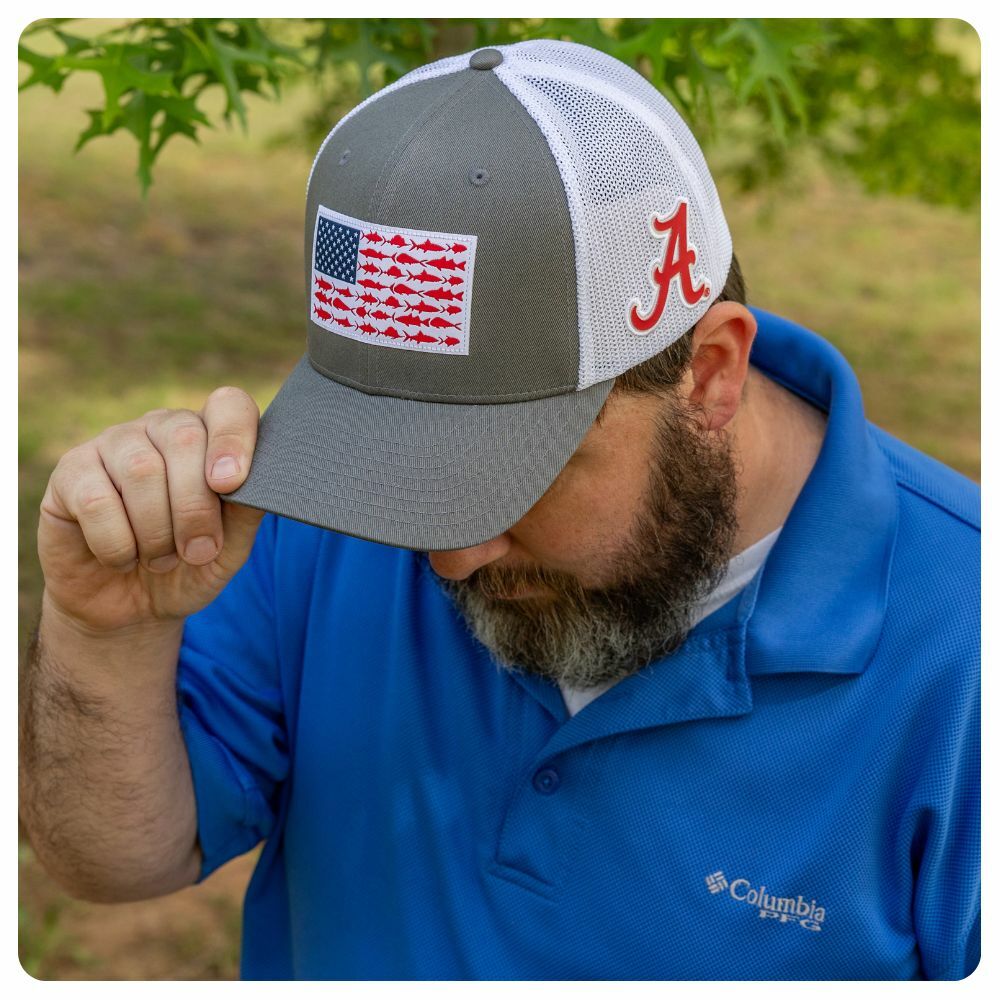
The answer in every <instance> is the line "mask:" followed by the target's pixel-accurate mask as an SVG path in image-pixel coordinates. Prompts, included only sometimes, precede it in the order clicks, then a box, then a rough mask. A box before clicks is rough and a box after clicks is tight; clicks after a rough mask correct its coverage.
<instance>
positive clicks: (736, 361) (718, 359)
mask: <svg viewBox="0 0 1000 1000" xmlns="http://www.w3.org/2000/svg"><path fill="white" fill-rule="evenodd" d="M756 333H757V321H756V320H755V319H754V316H753V313H752V312H750V310H749V309H747V307H746V306H742V305H740V304H739V303H738V302H716V303H715V305H713V306H712V307H711V308H710V309H709V310H708V312H707V313H705V315H704V316H702V318H701V319H700V320H699V321H698V325H697V326H696V327H695V328H694V338H693V340H692V343H691V367H690V369H689V371H688V373H687V375H686V376H685V382H686V386H685V389H686V391H687V397H688V401H689V402H690V403H691V404H692V405H693V406H696V407H698V408H699V409H700V410H701V413H702V419H703V422H704V427H705V430H707V431H715V430H719V429H720V428H722V427H725V426H726V424H728V423H729V421H730V420H732V419H733V417H734V416H735V415H736V411H737V410H738V409H739V405H740V401H741V398H742V394H743V385H744V383H745V382H746V379H747V371H748V368H749V364H750V346H751V345H752V344H753V338H754V336H755V335H756Z"/></svg>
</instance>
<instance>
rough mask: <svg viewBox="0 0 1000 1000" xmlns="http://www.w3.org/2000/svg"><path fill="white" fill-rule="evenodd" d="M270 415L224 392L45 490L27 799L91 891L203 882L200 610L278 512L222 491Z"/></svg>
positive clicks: (104, 448)
mask: <svg viewBox="0 0 1000 1000" xmlns="http://www.w3.org/2000/svg"><path fill="white" fill-rule="evenodd" d="M257 419H258V412H257V408H256V406H255V405H254V404H253V401H252V400H251V399H250V398H249V397H248V396H247V395H246V394H245V393H242V392H240V391H239V390H233V389H226V390H217V391H216V392H215V393H213V394H212V396H211V397H209V400H208V402H207V403H206V405H205V407H204V408H203V410H202V411H201V412H200V413H197V414H195V413H192V412H190V411H166V410H161V411H155V412H153V413H149V414H146V416H145V417H142V418H140V419H139V420H137V421H133V422H132V423H131V424H123V425H119V426H117V427H112V428H109V430H107V431H105V432H104V433H103V434H101V435H99V436H98V437H97V438H96V439H95V440H94V441H91V442H88V443H87V444H85V445H81V446H80V447H78V448H75V449H73V450H72V451H71V452H69V453H68V454H67V455H66V456H64V457H63V459H62V460H61V461H60V462H59V464H58V465H57V466H56V469H55V471H54V472H53V474H52V477H51V479H50V480H49V486H48V489H47V490H46V493H45V497H44V498H43V500H42V508H41V516H40V519H39V529H38V551H39V559H40V562H41V564H42V570H43V572H44V574H45V593H44V595H43V603H42V616H41V622H40V624H39V630H38V634H37V637H36V640H35V642H34V643H33V648H32V650H31V651H30V654H29V657H28V663H27V666H26V670H25V673H24V676H23V677H22V679H21V702H20V718H19V736H20V805H21V813H22V820H23V822H24V825H25V828H26V830H27V832H28V835H29V837H30V839H31V842H32V846H33V847H34V848H35V851H36V853H37V854H38V856H39V858H40V859H41V861H42V863H43V864H44V865H45V867H46V868H47V869H48V870H49V871H50V872H51V873H52V874H53V875H54V876H55V877H56V878H57V879H58V880H59V881H60V882H61V883H62V884H63V885H64V886H65V887H66V888H67V889H68V890H69V891H70V892H72V893H73V894H74V895H79V896H83V897H86V898H89V899H93V900H98V901H103V902H111V901H124V900H131V899H140V898H144V897H148V896H154V895H160V894H162V893H166V892H171V891H173V890H175V889H178V888H180V887H181V886H184V885H188V884H190V883H192V882H194V881H195V880H196V879H197V877H198V872H199V867H200V860H201V854H200V849H199V846H198V841H197V824H196V803H195V794H194V788H193V785H192V778H191V769H190V765H189V760H188V755H187V750H186V747H185V743H184V741H183V738H182V735H181V729H180V723H179V721H178V711H177V694H176V673H177V660H178V652H179V649H180V643H181V634H182V631H183V627H184V621H185V619H186V618H187V617H188V616H189V615H191V614H194V613H195V612H196V611H199V610H200V609H202V608H204V607H205V606H206V605H208V604H209V603H211V601H212V600H213V599H214V598H215V597H216V596H217V595H218V594H219V593H220V592H221V591H222V589H223V588H224V587H225V586H226V584H227V583H228V582H229V580H230V579H231V578H232V576H233V575H234V574H235V573H236V571H237V570H238V569H239V568H240V566H241V565H242V564H243V562H244V561H245V559H246V557H247V555H248V553H249V551H250V548H251V546H252V544H253V540H254V536H255V535H256V531H257V525H258V524H259V522H260V518H261V517H262V513H261V512H259V511H253V510H250V509H248V508H245V507H237V506H235V505H231V504H222V503H221V502H220V500H219V494H220V493H225V492H229V491H231V490H233V489H235V488H236V487H237V486H238V485H240V483H242V482H243V480H244V479H245V477H246V473H247V471H248V470H249V467H250V460H251V456H252V454H253V450H254V445H255V441H256V430H257Z"/></svg>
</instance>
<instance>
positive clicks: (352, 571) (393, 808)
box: [178, 312, 980, 979]
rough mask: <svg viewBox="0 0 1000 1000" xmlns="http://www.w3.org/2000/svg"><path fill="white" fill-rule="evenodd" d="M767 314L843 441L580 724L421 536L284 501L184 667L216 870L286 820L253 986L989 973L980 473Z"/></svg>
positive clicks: (261, 887)
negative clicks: (368, 526) (456, 593)
mask: <svg viewBox="0 0 1000 1000" xmlns="http://www.w3.org/2000/svg"><path fill="white" fill-rule="evenodd" d="M757 316H758V320H759V322H760V329H759V332H758V335H757V338H756V340H755V342H754V346H753V352H752V355H751V363H752V364H754V365H755V366H756V367H758V368H759V369H761V370H762V371H763V372H765V373H766V374H767V375H769V376H770V377H771V378H773V379H775V380H776V381H777V382H779V383H781V384H782V385H784V386H785V387H786V388H788V389H790V390H792V391H793V392H796V393H798V394H799V395H800V396H802V397H804V398H805V399H808V400H809V401H810V402H812V403H813V404H815V405H816V406H818V407H820V408H821V409H823V410H825V411H827V412H828V414H829V418H828V424H827V431H826V437H825V440H824V443H823V447H822V450H821V452H820V455H819V458H818V461H817V463H816V465H815V467H814V469H813V471H812V474H811V475H810V477H809V479H808V481H807V482H806V484H805V486H804V488H803V490H802V492H801V494H800V496H799V497H798V499H797V501H796V503H795V506H794V508H793V509H792V511H791V512H790V514H789V516H788V518H787V520H786V522H785V526H784V528H783V529H782V532H781V534H780V536H779V537H778V540H777V542H776V544H775V546H774V548H773V549H772V551H771V552H770V554H769V556H768V558H767V560H766V562H765V563H764V565H763V566H762V567H761V569H760V570H759V571H758V572H757V574H756V575H755V576H754V578H753V579H752V580H751V582H750V583H749V584H748V585H747V587H746V588H745V589H744V590H743V591H742V592H741V593H739V594H738V595H737V596H736V597H734V598H733V599H732V600H730V601H729V602H728V603H727V604H725V605H724V606H723V607H722V608H719V609H718V610H717V611H715V612H714V613H712V614H711V615H709V616H708V617H707V618H705V619H704V620H703V621H701V622H700V623H699V624H698V625H697V626H696V627H695V628H694V629H693V630H692V632H691V633H690V635H689V636H688V638H687V641H686V642H685V643H684V644H683V646H682V647H681V648H680V649H678V650H677V651H676V652H674V653H673V654H671V655H669V656H667V657H665V658H663V659H662V660H660V661H658V662H656V663H654V664H652V665H651V666H649V667H647V668H646V669H644V670H642V671H641V672H639V673H637V674H635V675H633V676H632V677H629V678H628V679H626V680H624V681H622V682H621V683H619V684H617V685H615V686H614V687H613V688H612V689H611V690H610V691H608V692H607V693H605V694H604V695H602V696H600V697H599V698H597V699H596V700H595V701H593V702H592V703H591V704H589V705H587V706H586V707H585V708H584V709H583V710H582V711H580V712H579V713H578V714H577V715H575V716H573V717H569V716H568V715H567V712H566V708H565V706H564V703H563V699H562V697H561V695H560V692H559V690H558V689H557V688H556V687H554V686H552V685H550V684H548V683H546V682H543V681H541V680H538V679H535V678H532V677H530V676H519V675H514V674H511V673H509V672H506V671H503V670H500V669H498V668H497V667H496V666H495V665H494V664H493V663H492V661H491V660H490V658H489V655H488V654H487V652H486V650H485V649H484V648H483V647H482V646H481V645H480V644H479V643H478V642H477V641H476V640H475V639H473V638H472V637H471V636H470V634H469V633H468V632H467V630H466V628H465V626H464V624H463V622H462V620H461V618H460V617H459V615H458V614H457V612H456V611H455V610H454V608H453V606H452V605H451V604H450V602H449V600H448V599H447V597H446V596H445V595H444V593H443V592H442V591H441V590H440V589H439V587H438V585H437V584H436V582H435V578H434V574H433V571H432V570H431V568H430V566H429V564H428V562H427V559H426V556H425V555H423V554H421V553H414V552H410V551H407V550H402V549H395V548H390V547H387V546H383V545H377V544H374V543H369V542H365V541H360V540H357V539H354V538H350V537H347V536H344V535H339V534H336V533H334V532H331V531H323V530H319V529H316V528H313V527H309V526H306V525H302V524H298V523H295V522H292V521H288V520H282V519H279V518H275V517H272V516H270V515H269V516H268V517H267V518H265V520H264V522H263V524H262V526H261V529H260V532H259V535H258V538H257V542H256V544H255V547H254V550H253V554H252V556H251V557H250V560H249V561H248V563H247V565H246V566H245V567H244V569H243V570H241V572H240V573H239V574H238V575H237V576H236V577H235V578H234V579H233V580H232V582H231V583H230V584H229V586H228V587H227V588H226V589H225V590H224V591H223V593H222V594H221V595H220V596H219V597H218V599H217V600H216V601H215V602H214V603H213V604H211V605H210V606H209V607H207V608H206V609H204V610H203V611H202V612H200V613H199V614H197V615H195V616H193V617H192V618H191V619H189V621H188V623H187V628H186V632H185V640H184V645H183V648H182V652H181V657H180V664H179V675H178V688H179V705H180V717H181V724H182V728H183V732H184V736H185V740H186V744H187V748H188V752H189V755H190V759H191V768H192V772H193V775H194V783H195V791H196V795H197V803H198V833H199V838H200V842H201V847H202V851H203V853H204V865H203V869H202V876H204V875H207V874H208V873H209V872H211V871H212V870H213V869H215V868H216V867H217V866H219V865H220V864H222V863H223V862H225V861H227V860H228V859H230V858H232V857H234V856H236V855H238V854H241V853H243V852H244V851H247V850H249V849H250V848H252V847H254V846H255V845H256V844H258V843H259V842H261V841H264V848H263V851H262V854H261V857H260V861H259V863H258V865H257V868H256V871H255V873H254V877H253V879H252V881H251V884H250V887H249V890H248V892H247V897H246V903H245V921H244V941H243V959H242V973H243V976H244V977H245V978H254V979H283V978H293V977H294V978H307V979H330V978H333V979H371V978H374V979H506V978H516V979H909V978H935V979H955V978H961V977H963V976H965V975H967V974H968V973H969V972H970V971H971V970H972V969H973V968H974V967H975V965H976V962H977V961H978V948H979V918H978V913H979V826H978V806H979V782H978V779H979V754H978V739H979V702H978V662H979V516H980V502H979V489H978V487H977V486H976V485H975V484H974V483H972V482H971V481H970V480H968V479H966V478H964V477H963V476H961V475H959V474H958V473H956V472H954V471H952V470H950V469H948V468H947V467H945V466H943V465H941V464H940V463H938V462H936V461H935V460H933V459H931V458H929V457H927V456H926V455H923V454H921V453H919V452H917V451H915V450H914V449H912V448H910V447H909V446H907V445H906V444H903V443H902V442H901V441H899V440H897V439H896V438H894V437H892V436H890V435H889V434H887V433H885V432H884V431H882V430H880V429H879V428H877V427H875V426H874V425H872V424H871V423H869V422H868V421H867V420H866V419H865V415H864V411H863V408H862V399H861V393H860V389H859V386H858V382H857V380H856V378H855V376H854V374H853V373H852V371H851V369H850V367H849V366H848V364H847V362H846V361H845V360H844V358H843V357H842V356H841V355H840V354H839V353H838V352H837V351H836V350H835V349H834V348H833V347H832V346H831V345H830V344H829V343H827V342H826V341H825V340H823V339H822V338H820V337H818V336H816V335H815V334H812V333H809V332H808V331H805V330H803V329H801V328H799V327H797V326H794V325H793V324H791V323H788V322H786V321H784V320H781V319H778V318H776V317H773V316H769V315H767V314H765V313H760V312H758V313H757Z"/></svg>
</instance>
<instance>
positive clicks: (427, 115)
mask: <svg viewBox="0 0 1000 1000" xmlns="http://www.w3.org/2000/svg"><path fill="white" fill-rule="evenodd" d="M452 75H454V76H455V77H458V76H459V75H458V74H457V73H455V74H452ZM459 79H460V77H459ZM472 82H473V81H472V79H471V78H467V79H466V81H465V82H464V83H460V84H459V86H458V87H457V88H456V89H453V90H451V91H450V92H448V93H446V94H443V95H442V96H441V97H439V98H438V99H437V100H436V101H435V102H434V103H433V104H431V105H430V107H428V108H426V109H425V110H424V113H423V114H422V115H417V117H416V118H414V119H413V121H412V122H411V123H410V127H409V128H407V129H406V131H405V132H403V134H402V135H401V136H400V137H399V141H398V142H397V143H396V145H395V146H393V148H392V151H391V152H390V153H389V155H388V156H386V158H385V162H384V163H383V164H382V169H381V171H379V175H378V179H377V180H376V181H375V183H374V184H373V185H372V193H371V195H370V196H369V198H368V218H369V219H372V220H375V219H377V218H378V217H379V215H378V209H379V208H380V207H381V203H382V200H383V198H384V196H385V185H386V174H387V173H389V172H391V170H392V168H394V167H395V165H396V164H397V163H398V162H399V160H400V158H401V157H402V156H403V154H404V153H405V152H406V150H407V149H409V147H410V146H411V145H412V144H413V142H414V140H415V139H416V137H417V135H418V133H419V130H420V128H421V127H422V126H423V125H424V124H425V123H426V122H427V121H429V120H430V119H431V118H433V117H435V116H436V115H438V114H440V113H441V112H442V111H443V110H444V109H445V108H447V107H448V105H449V104H451V103H452V102H453V101H454V100H455V99H456V97H457V96H458V95H459V94H461V93H462V91H463V90H466V89H468V87H469V86H470V85H471V84H472ZM361 356H362V358H364V362H365V371H364V380H365V382H366V383H369V382H370V379H371V373H370V367H371V365H370V362H371V353H370V352H369V351H364V352H363V353H362V355H361Z"/></svg>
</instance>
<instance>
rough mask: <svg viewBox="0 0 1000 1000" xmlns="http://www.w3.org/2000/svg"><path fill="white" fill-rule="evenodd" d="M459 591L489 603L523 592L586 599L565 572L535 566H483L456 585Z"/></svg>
mask: <svg viewBox="0 0 1000 1000" xmlns="http://www.w3.org/2000/svg"><path fill="white" fill-rule="evenodd" d="M452 586H456V589H462V590H466V591H474V592H476V593H478V594H479V595H480V596H481V597H483V598H486V599H487V600H502V599H504V598H509V597H512V596H513V595H514V594H516V593H518V592H519V591H523V590H536V589H537V590H547V591H550V592H552V593H554V594H555V595H557V596H558V597H561V598H563V599H565V600H568V601H572V602H576V601H580V600H581V599H582V598H583V597H584V596H585V593H586V592H585V590H584V588H583V587H582V586H581V584H580V582H579V580H577V578H576V577H575V576H573V575H571V574H569V573H564V572H562V571H561V570H556V569H548V568H545V567H535V566H499V565H494V564H492V563H490V564H488V565H486V566H480V567H479V569H477V570H475V571H474V572H473V573H471V574H470V575H469V576H468V577H467V578H466V579H465V580H460V581H452Z"/></svg>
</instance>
